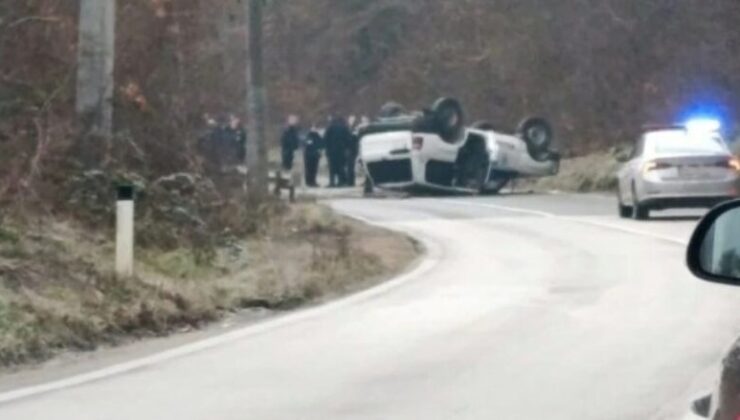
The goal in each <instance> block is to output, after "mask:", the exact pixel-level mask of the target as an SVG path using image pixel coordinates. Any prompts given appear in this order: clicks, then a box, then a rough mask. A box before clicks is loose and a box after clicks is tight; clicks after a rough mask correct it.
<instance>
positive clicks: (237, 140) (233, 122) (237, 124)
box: [228, 114, 247, 164]
mask: <svg viewBox="0 0 740 420" xmlns="http://www.w3.org/2000/svg"><path fill="white" fill-rule="evenodd" d="M228 132H229V136H230V137H231V139H232V142H233V143H234V151H235V154H236V162H237V164H244V162H245V161H246V158H247V130H246V128H245V127H244V125H243V124H242V121H241V120H240V119H239V117H237V116H236V115H233V114H232V115H231V116H230V117H229V128H228Z"/></svg>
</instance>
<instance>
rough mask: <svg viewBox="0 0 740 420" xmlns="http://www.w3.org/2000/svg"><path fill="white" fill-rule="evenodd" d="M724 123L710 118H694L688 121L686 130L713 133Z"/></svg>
mask: <svg viewBox="0 0 740 420" xmlns="http://www.w3.org/2000/svg"><path fill="white" fill-rule="evenodd" d="M721 128H722V124H721V123H720V122H719V121H718V120H713V119H709V118H700V119H693V120H689V121H687V122H686V131H688V132H691V133H713V132H716V131H719V130H720V129H721Z"/></svg>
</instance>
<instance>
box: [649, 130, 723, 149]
mask: <svg viewBox="0 0 740 420" xmlns="http://www.w3.org/2000/svg"><path fill="white" fill-rule="evenodd" d="M646 140H647V144H648V148H651V149H652V154H655V155H697V154H725V153H727V148H726V147H725V146H724V144H723V140H722V138H721V137H719V136H718V135H717V134H714V133H707V134H691V133H688V132H687V131H685V130H667V131H658V132H653V133H648V134H647V135H646Z"/></svg>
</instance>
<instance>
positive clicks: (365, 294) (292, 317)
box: [0, 213, 441, 404]
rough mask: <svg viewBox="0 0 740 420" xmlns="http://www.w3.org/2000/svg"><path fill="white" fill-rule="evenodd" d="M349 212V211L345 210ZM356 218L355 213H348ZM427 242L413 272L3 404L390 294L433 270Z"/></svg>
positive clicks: (5, 399)
mask: <svg viewBox="0 0 740 420" xmlns="http://www.w3.org/2000/svg"><path fill="white" fill-rule="evenodd" d="M343 214H345V215H346V213H343ZM349 217H353V216H349ZM354 218H355V219H357V220H361V221H363V222H365V223H368V224H371V225H375V226H379V227H382V228H392V227H389V226H388V225H385V224H383V223H378V222H373V221H371V220H368V219H365V218H362V217H354ZM416 239H417V240H419V241H420V242H422V243H423V244H424V246H425V247H426V255H423V256H422V257H421V260H420V261H419V262H418V265H417V266H416V267H414V268H413V269H412V270H411V271H408V272H406V273H404V274H401V275H399V276H397V277H395V278H393V279H391V280H388V281H386V282H385V283H382V284H380V285H378V286H375V287H373V288H370V289H367V290H364V291H361V292H358V293H355V294H353V295H349V296H347V297H344V298H340V299H338V300H335V301H332V302H329V303H326V304H323V305H320V306H316V307H312V308H307V309H303V310H299V311H297V312H293V313H290V314H287V315H284V316H280V317H277V318H273V319H270V320H266V321H263V322H259V323H257V324H253V325H249V326H247V327H244V328H240V329H237V330H234V331H231V332H228V333H226V334H223V335H219V336H216V337H211V338H207V339H204V340H200V341H196V342H194V343H190V344H186V345H184V346H180V347H176V348H173V349H170V350H166V351H163V352H160V353H156V354H153V355H150V356H146V357H142V358H139V359H135V360H131V361H128V362H124V363H119V364H115V365H112V366H109V367H106V368H102V369H98V370H94V371H92V372H88V373H83V374H79V375H74V376H70V377H68V378H64V379H60V380H56V381H51V382H47V383H42V384H38V385H31V386H28V387H24V388H20V389H16V390H12V391H7V392H3V393H0V404H7V403H11V402H14V401H17V400H21V399H26V398H30V397H34V396H38V395H41V394H46V393H50V392H54V391H60V390H63V389H67V388H72V387H76V386H80V385H85V384H88V383H91V382H95V381H100V380H103V379H107V378H110V377H113V376H117V375H121V374H125V373H128V372H131V371H134V370H138V369H141V368H145V367H149V366H152V365H156V364H159V363H163V362H167V361H170V360H173V359H177V358H181V357H184V356H188V355H191V354H194V353H197V352H201V351H204V350H208V349H211V348H214V347H217V346H220V345H223V344H228V343H231V342H234V341H237V340H240V339H243V338H246V337H249V336H253V335H257V334H260V333H264V332H266V331H270V330H274V329H278V328H281V327H285V326H289V325H292V324H296V323H299V322H302V321H305V320H307V319H312V318H316V317H318V316H321V315H323V314H326V313H329V312H332V311H335V310H338V309H341V308H344V307H346V306H349V305H352V304H355V303H359V302H363V301H367V300H370V299H372V298H375V297H377V296H380V295H383V294H385V293H388V292H390V291H392V290H394V289H396V288H398V287H401V286H402V285H404V284H405V283H408V282H410V281H412V280H414V279H417V278H420V277H422V275H423V274H424V273H427V272H429V271H431V270H432V269H433V268H434V267H435V266H437V265H438V264H439V262H440V261H441V258H440V252H441V251H440V249H441V248H440V247H439V245H438V244H436V243H434V242H432V241H431V240H430V239H429V238H416Z"/></svg>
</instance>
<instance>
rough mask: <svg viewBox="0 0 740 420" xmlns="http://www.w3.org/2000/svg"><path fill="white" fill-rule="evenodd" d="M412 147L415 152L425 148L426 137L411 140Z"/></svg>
mask: <svg viewBox="0 0 740 420" xmlns="http://www.w3.org/2000/svg"><path fill="white" fill-rule="evenodd" d="M411 147H412V148H413V149H414V150H421V149H423V148H424V137H414V138H413V139H412V140H411Z"/></svg>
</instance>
